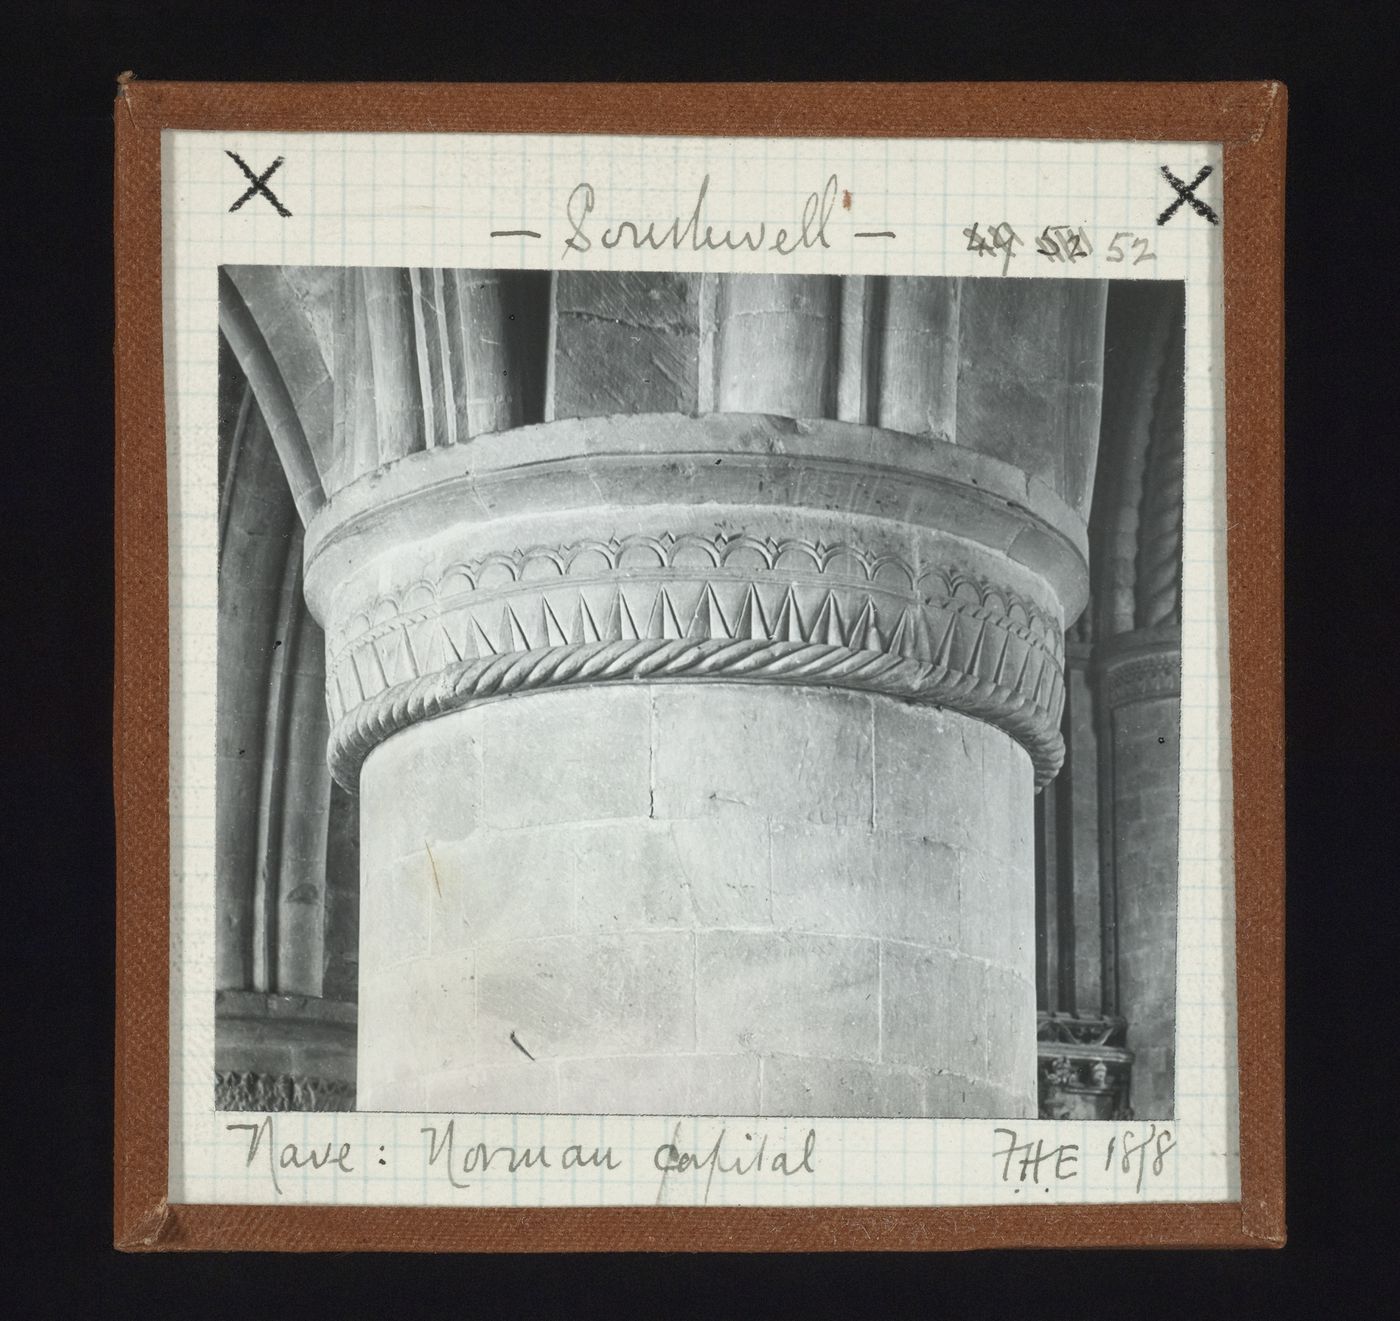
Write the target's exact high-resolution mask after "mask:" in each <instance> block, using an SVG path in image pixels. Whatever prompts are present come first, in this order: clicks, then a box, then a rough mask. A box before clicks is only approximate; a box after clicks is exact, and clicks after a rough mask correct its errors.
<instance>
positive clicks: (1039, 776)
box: [329, 638, 1064, 791]
mask: <svg viewBox="0 0 1400 1321" xmlns="http://www.w3.org/2000/svg"><path fill="white" fill-rule="evenodd" d="M1047 674H1049V675H1050V676H1051V681H1050V686H1049V687H1050V691H1049V692H1047V693H1045V695H1044V698H1043V699H1042V696H1041V694H1042V690H1043V689H1044V688H1045V687H1046V675H1047ZM711 678H714V679H730V680H745V681H751V680H761V681H764V682H768V683H782V684H792V685H802V684H819V685H823V686H828V687H836V688H846V689H854V690H858V691H862V692H873V693H881V694H884V695H886V696H891V697H901V698H905V699H906V700H910V701H915V702H919V703H921V704H923V705H929V706H939V707H948V708H950V709H952V710H955V711H958V712H960V713H961V714H963V715H968V716H972V717H974V718H976V719H980V720H985V721H986V722H987V723H988V724H991V725H995V726H996V727H997V728H998V729H1001V730H1003V731H1005V732H1006V733H1007V734H1009V735H1010V736H1011V737H1012V738H1014V739H1015V740H1016V741H1017V742H1018V743H1020V744H1021V745H1022V746H1023V747H1024V748H1025V749H1026V751H1027V753H1029V754H1030V758H1031V762H1032V765H1033V766H1034V768H1035V779H1036V784H1037V786H1039V785H1043V784H1045V783H1047V782H1048V781H1049V780H1051V779H1053V778H1054V776H1055V773H1056V772H1057V771H1058V770H1059V768H1060V765H1061V764H1062V762H1063V760H1064V742H1063V740H1062V739H1061V737H1060V732H1059V708H1060V703H1061V699H1062V696H1063V694H1062V684H1061V681H1060V680H1059V678H1058V676H1056V675H1055V674H1054V672H1053V671H1052V670H1050V669H1042V671H1041V676H1040V678H1039V680H1038V681H1037V683H1036V686H1035V690H1034V691H1033V692H1031V693H1026V692H1024V691H1022V690H1021V689H1020V688H1019V686H1018V683H1017V684H1004V683H1000V682H997V681H995V680H992V679H985V678H980V677H979V676H977V675H975V674H971V673H968V672H966V671H962V670H954V669H950V668H949V667H948V666H947V665H942V664H938V663H936V662H927V661H920V660H913V659H910V658H908V657H904V656H896V655H891V654H890V653H888V652H880V651H864V650H855V649H852V648H850V647H844V646H836V645H832V644H828V643H820V642H778V641H768V640H763V639H754V638H727V639H717V638H711V639H695V638H680V639H662V638H640V639H622V640H616V641H611V642H596V643H575V644H571V645H568V646H562V647H539V648H535V649H534V650H531V651H518V652H510V653H507V654H505V655H501V656H492V657H488V658H486V659H484V660H471V661H462V662H459V663H457V664H454V665H449V666H447V667H445V668H444V669H442V670H439V671H437V672H436V673H434V674H431V675H427V676H425V677H423V678H420V679H415V680H410V681H408V682H405V683H401V684H397V685H395V686H394V687H392V688H389V689H387V690H386V691H385V692H383V693H381V694H379V695H378V696H377V697H375V698H372V699H369V700H367V701H365V702H363V703H361V704H360V705H359V706H357V707H355V708H354V709H353V710H351V711H349V712H347V713H346V715H344V716H343V717H342V718H341V719H340V720H339V721H337V722H336V724H335V726H334V727H333V728H332V730H331V737H330V751H329V756H330V765H331V771H332V773H333V774H334V776H335V778H336V779H337V780H338V781H339V782H340V783H341V784H342V785H344V786H345V787H346V788H347V789H350V790H351V791H354V790H355V789H356V788H357V786H358V782H359V774H360V767H361V766H362V765H363V764H364V761H365V758H366V757H368V756H369V754H370V752H371V751H373V749H374V748H375V747H377V746H378V745H379V744H380V743H382V742H383V741H384V740H385V739H387V738H389V737H390V736H391V735H393V734H396V733H398V732H399V731H400V730H402V729H406V728H408V727H409V726H410V725H414V724H417V723H418V722H419V721H422V720H431V719H433V718H434V717H436V716H441V715H447V714H449V713H451V712H454V711H461V710H464V709H465V708H467V707H469V706H471V705H473V704H474V703H476V702H481V701H484V700H486V699H488V698H494V697H503V696H508V695H510V694H512V693H520V692H528V691H530V690H532V689H537V688H543V687H547V686H554V685H559V684H585V683H618V682H635V681H642V680H645V681H648V682H657V681H665V680H679V679H711ZM1018 681H1019V676H1018Z"/></svg>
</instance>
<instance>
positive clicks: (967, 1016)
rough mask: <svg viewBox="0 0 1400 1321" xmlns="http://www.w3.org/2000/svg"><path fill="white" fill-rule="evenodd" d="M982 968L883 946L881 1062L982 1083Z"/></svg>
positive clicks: (936, 953) (938, 954) (944, 955)
mask: <svg viewBox="0 0 1400 1321" xmlns="http://www.w3.org/2000/svg"><path fill="white" fill-rule="evenodd" d="M986 994H987V990H986V978H985V970H984V968H983V965H982V964H980V963H977V962H975V961H974V960H972V959H965V958H959V957H958V956H957V955H956V954H951V953H949V952H947V951H945V950H930V949H923V948H920V947H919V946H917V945H905V944H901V943H899V942H897V941H886V942H884V944H883V946H882V948H881V986H880V1015H881V1045H882V1051H883V1054H882V1056H881V1058H882V1059H883V1060H884V1061H885V1062H886V1063H890V1064H903V1065H907V1066H910V1067H912V1068H917V1069H936V1070H949V1071H951V1072H953V1073H960V1074H963V1075H965V1076H966V1077H969V1078H985V1077H986V1067H987V1041H986V1031H987V1029H986V1019H987V1004H986Z"/></svg>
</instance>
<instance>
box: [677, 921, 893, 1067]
mask: <svg viewBox="0 0 1400 1321" xmlns="http://www.w3.org/2000/svg"><path fill="white" fill-rule="evenodd" d="M878 994H879V962H878V955H877V950H876V943H875V942H874V941H873V940H862V939H856V938H852V937H842V936H807V935H795V934H790V933H786V932H751V931H712V932H702V933H701V934H700V936H699V937H698V943H697V953H696V1003H697V1008H696V1021H697V1033H698V1037H699V1045H700V1049H701V1050H714V1051H721V1052H726V1053H728V1052H732V1051H756V1052H760V1053H764V1054H767V1053H785V1054H793V1055H808V1054H810V1055H822V1056H833V1057H836V1058H843V1059H874V1058H875V1057H876V1054H877V1052H878V1049H879V1042H878V1037H879V1011H878V1004H877V999H878Z"/></svg>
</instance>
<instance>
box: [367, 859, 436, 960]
mask: <svg viewBox="0 0 1400 1321" xmlns="http://www.w3.org/2000/svg"><path fill="white" fill-rule="evenodd" d="M431 887H432V870H431V867H430V865H429V861H428V855H427V853H425V852H424V851H423V849H422V848H419V850H418V852H417V853H413V854H409V855H408V856H407V857H402V858H399V859H398V860H397V861H395V862H392V863H385V864H381V865H380V867H379V868H378V869H376V870H373V871H371V870H369V869H366V870H365V871H364V874H363V876H362V877H361V880H360V928H361V931H362V933H363V934H362V936H361V938H360V949H361V956H360V967H361V969H362V970H363V971H364V972H365V973H374V972H376V971H378V970H380V969H383V968H389V967H392V966H393V965H394V964H397V963H403V962H405V961H407V960H410V959H419V958H422V957H423V955H425V954H426V953H427V952H428V940H429V922H430V915H431V907H430V891H431Z"/></svg>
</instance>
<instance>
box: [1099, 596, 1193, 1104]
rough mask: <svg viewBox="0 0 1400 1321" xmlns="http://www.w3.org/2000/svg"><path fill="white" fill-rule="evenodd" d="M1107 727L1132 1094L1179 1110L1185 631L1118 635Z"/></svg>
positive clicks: (1116, 921)
mask: <svg viewBox="0 0 1400 1321" xmlns="http://www.w3.org/2000/svg"><path fill="white" fill-rule="evenodd" d="M1099 685H1100V694H1101V696H1100V703H1101V713H1102V714H1101V721H1102V724H1101V734H1100V737H1101V738H1102V739H1103V740H1104V745H1105V747H1106V749H1107V754H1106V755H1107V757H1108V759H1109V766H1110V774H1109V784H1110V785H1111V791H1110V795H1109V802H1108V810H1109V813H1110V817H1109V822H1108V838H1109V839H1110V841H1111V860H1112V869H1113V877H1114V882H1115V884H1114V896H1115V904H1114V913H1113V926H1114V931H1115V937H1116V938H1115V940H1114V945H1113V948H1114V953H1115V959H1116V969H1115V974H1116V975H1115V978H1114V983H1115V994H1116V1001H1117V1005H1118V1007H1119V1008H1120V1010H1122V1009H1130V1010H1131V1013H1130V1015H1129V1017H1128V1036H1127V1044H1128V1046H1129V1048H1130V1049H1131V1050H1132V1052H1133V1073H1132V1088H1131V1093H1130V1101H1131V1104H1132V1108H1133V1113H1134V1114H1135V1116H1136V1117H1137V1118H1139V1119H1169V1118H1171V1116H1172V1114H1173V1109H1174V1095H1173V1089H1174V1083H1175V1056H1176V1050H1175V1036H1176V927H1177V828H1178V822H1179V819H1180V818H1179V808H1178V802H1177V796H1178V783H1179V770H1180V764H1181V743H1180V737H1179V733H1180V727H1181V628H1180V625H1179V624H1177V623H1175V622H1168V623H1165V624H1162V625H1159V626H1157V627H1155V628H1147V629H1141V630H1135V631H1134V632H1132V633H1125V634H1120V635H1119V636H1118V637H1116V638H1113V639H1112V640H1111V641H1110V642H1109V643H1108V644H1107V645H1106V646H1105V647H1104V648H1103V651H1102V653H1101V656H1100V660H1099Z"/></svg>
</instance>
